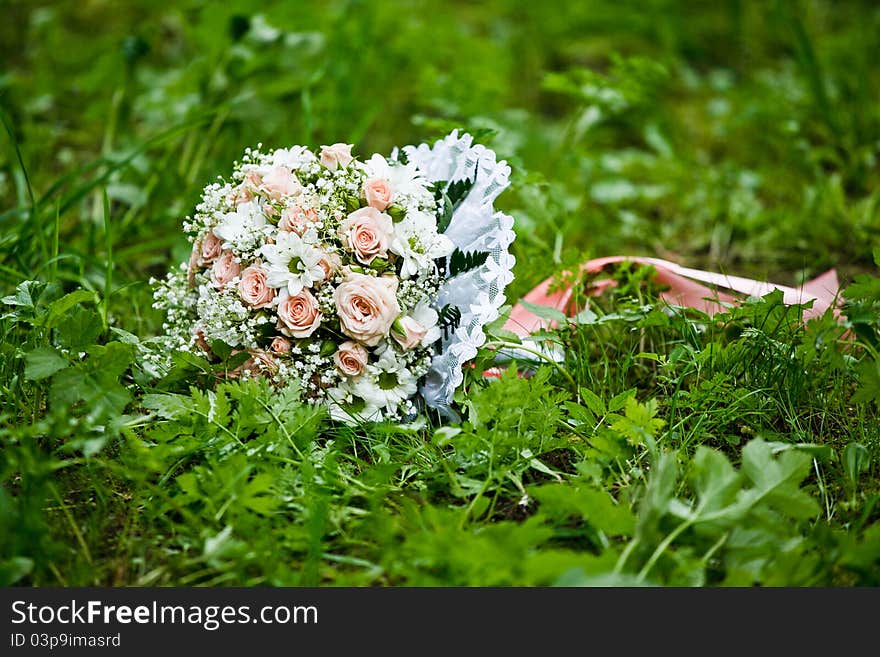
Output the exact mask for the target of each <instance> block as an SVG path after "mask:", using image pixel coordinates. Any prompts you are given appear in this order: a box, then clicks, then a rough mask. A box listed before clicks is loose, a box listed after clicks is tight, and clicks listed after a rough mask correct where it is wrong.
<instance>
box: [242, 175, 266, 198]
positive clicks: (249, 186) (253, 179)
mask: <svg viewBox="0 0 880 657" xmlns="http://www.w3.org/2000/svg"><path fill="white" fill-rule="evenodd" d="M262 186H263V177H262V176H261V175H260V174H259V173H257V172H256V171H248V172H247V173H246V174H245V175H244V182H243V183H242V187H244V189H245V191H246V192H247V194H248V197H251V196H253V194H255V193H256V192H258V191H260V187H262Z"/></svg>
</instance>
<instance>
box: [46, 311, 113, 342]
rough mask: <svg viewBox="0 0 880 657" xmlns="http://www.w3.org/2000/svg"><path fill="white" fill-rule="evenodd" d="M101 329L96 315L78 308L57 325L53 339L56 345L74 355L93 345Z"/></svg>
mask: <svg viewBox="0 0 880 657" xmlns="http://www.w3.org/2000/svg"><path fill="white" fill-rule="evenodd" d="M102 329H103V324H102V322H101V317H100V316H99V315H98V313H96V312H95V311H93V310H90V309H88V308H83V307H82V306H79V307H76V308H74V309H73V310H72V311H71V312H70V313H68V314H67V316H66V317H65V318H64V321H63V322H60V323H59V324H58V327H57V328H56V329H55V337H56V339H57V340H58V344H60V345H61V346H62V347H66V348H68V349H70V350H71V351H72V352H74V353H76V352H80V351H85V350H86V348H87V347H89V346H90V345H93V344H95V342H96V341H97V339H98V336H99V335H100V334H101V330H102Z"/></svg>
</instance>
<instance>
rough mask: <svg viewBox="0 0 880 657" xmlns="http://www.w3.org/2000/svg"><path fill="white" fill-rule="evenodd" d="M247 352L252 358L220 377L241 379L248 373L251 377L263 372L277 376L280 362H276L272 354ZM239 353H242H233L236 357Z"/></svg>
mask: <svg viewBox="0 0 880 657" xmlns="http://www.w3.org/2000/svg"><path fill="white" fill-rule="evenodd" d="M247 351H248V353H249V354H250V358H248V359H247V360H246V361H245V362H243V363H242V364H241V365H239V366H238V367H236V368H235V369H231V370H226V372H224V373H223V374H221V375H220V376H223V377H225V378H227V379H239V378H241V377H242V376H243V375H244V373H245V372H248V373H249V374H251V375H253V374H257V373H259V372H261V371H263V372H267V373H269V374H276V373H277V372H278V361H277V360H275V358H274V356H272V354H270V353H269V352H267V351H264V350H262V349H248V350H247ZM239 353H241V351H240V350H238V349H236V350H234V351H233V352H232V355H233V356H235V355H236V354H239Z"/></svg>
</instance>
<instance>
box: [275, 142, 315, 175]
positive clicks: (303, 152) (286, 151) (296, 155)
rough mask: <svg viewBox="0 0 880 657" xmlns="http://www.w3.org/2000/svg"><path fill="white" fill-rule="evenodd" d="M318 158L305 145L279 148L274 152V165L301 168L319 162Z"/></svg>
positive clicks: (291, 168)
mask: <svg viewBox="0 0 880 657" xmlns="http://www.w3.org/2000/svg"><path fill="white" fill-rule="evenodd" d="M317 161H318V158H317V157H315V154H314V153H312V151H310V150H309V149H308V148H306V147H305V146H292V147H291V148H279V149H278V150H276V151H274V152H273V153H272V166H275V167H287V168H288V169H290V170H291V171H296V170H298V169H301V168H302V167H303V166H305V165H306V164H311V163H313V162H317Z"/></svg>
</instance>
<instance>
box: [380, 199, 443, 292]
mask: <svg viewBox="0 0 880 657" xmlns="http://www.w3.org/2000/svg"><path fill="white" fill-rule="evenodd" d="M390 250H391V252H392V253H396V254H397V255H399V256H400V257H401V258H402V260H403V262H402V265H401V271H400V276H401V278H410V277H411V276H415V275H417V274H419V273H420V272H425V271H428V270H430V269H431V267H433V261H434V260H436V259H437V258H445V257H446V256H448V255H450V254H451V253H452V252H453V251H454V250H455V245H454V244H453V243H452V242H451V241H450V240H449V239H448V238H447V237H446V236H445V235H438V234H437V222H436V220H435V219H434V217H432V216H431V215H429V214H427V213H426V212H419V211H412V212H407V214H406V217H404V219H403V220H402V221H400V222H399V223H397V224H395V226H394V237H393V239H392V240H391V247H390Z"/></svg>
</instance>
